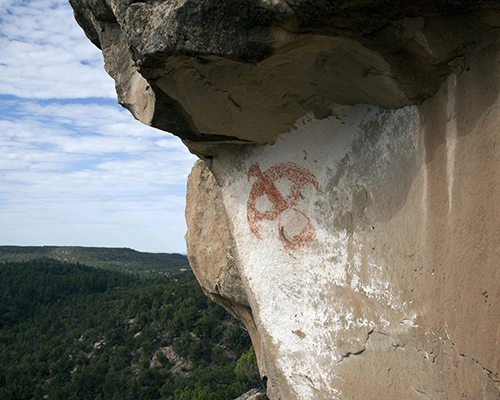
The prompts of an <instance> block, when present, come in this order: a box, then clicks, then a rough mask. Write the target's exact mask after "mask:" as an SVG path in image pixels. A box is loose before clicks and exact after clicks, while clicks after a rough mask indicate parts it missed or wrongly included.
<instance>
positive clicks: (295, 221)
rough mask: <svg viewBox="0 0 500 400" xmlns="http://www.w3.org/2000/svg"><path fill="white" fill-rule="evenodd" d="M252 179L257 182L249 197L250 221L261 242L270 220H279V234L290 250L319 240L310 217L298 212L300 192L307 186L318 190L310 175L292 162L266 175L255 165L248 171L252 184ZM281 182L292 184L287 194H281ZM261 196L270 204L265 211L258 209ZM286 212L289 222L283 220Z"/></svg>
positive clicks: (248, 215) (279, 166)
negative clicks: (265, 223) (264, 223)
mask: <svg viewBox="0 0 500 400" xmlns="http://www.w3.org/2000/svg"><path fill="white" fill-rule="evenodd" d="M251 178H256V180H255V181H254V182H253V185H252V188H251V190H250V196H249V197H248V202H247V219H248V225H249V227H250V230H251V231H252V233H253V234H254V235H255V236H256V237H257V238H258V239H260V238H261V237H260V233H259V229H260V226H261V221H262V220H264V219H267V220H270V221H275V220H276V219H278V228H279V235H280V238H281V240H282V242H283V245H284V246H285V247H287V248H292V249H293V248H297V247H300V246H302V245H304V244H306V243H307V242H310V241H311V240H313V239H314V238H315V237H316V231H315V230H314V227H313V225H312V224H311V220H310V218H309V217H308V216H307V215H306V214H304V213H303V212H302V211H300V210H298V209H297V205H298V203H299V199H301V198H302V195H301V193H300V191H301V190H303V189H305V188H306V187H307V186H308V185H312V186H313V187H314V188H315V189H316V190H318V182H317V180H316V177H315V176H314V175H313V174H312V173H311V172H309V171H308V170H307V169H305V168H304V167H301V166H300V165H297V164H295V163H292V162H287V163H279V164H276V165H273V166H272V167H271V168H269V169H268V170H267V171H265V172H262V171H261V170H260V168H259V166H258V165H256V164H253V165H252V166H251V167H250V168H249V169H248V181H249V182H250V181H251ZM282 180H288V181H289V182H290V184H291V186H289V188H288V189H287V193H282V192H280V190H279V189H278V188H277V187H276V183H277V182H278V181H282ZM262 196H267V199H268V200H269V203H268V206H267V207H265V209H264V210H263V209H260V210H259V208H258V204H257V203H258V201H259V199H261V197H262ZM285 212H287V213H286V214H287V215H288V214H292V216H293V218H292V219H287V221H284V220H282V219H283V215H285V214H284V213H285ZM292 225H293V226H292ZM297 225H298V226H299V228H297ZM290 228H293V229H295V231H294V230H293V229H290ZM297 229H298V232H297V233H289V232H296V231H297Z"/></svg>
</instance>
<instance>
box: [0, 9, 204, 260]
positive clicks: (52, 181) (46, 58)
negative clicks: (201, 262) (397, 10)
mask: <svg viewBox="0 0 500 400" xmlns="http://www.w3.org/2000/svg"><path fill="white" fill-rule="evenodd" d="M0 48H1V49H2V52H0V221H2V223H1V224H0V244H17V245H50V244H54V245H81V246H109V247H131V248H134V249H137V250H142V251H153V252H184V251H185V243H184V232H185V229H186V227H185V222H184V204H185V183H186V178H187V175H188V173H189V171H190V169H191V166H192V164H193V163H194V160H195V159H196V158H195V157H194V156H193V155H191V154H190V153H189V152H188V151H187V149H186V148H185V147H184V146H183V145H182V143H181V141H180V140H179V139H177V138H175V137H173V136H172V135H170V134H168V133H166V132H162V131H159V130H156V129H153V128H150V127H147V126H145V125H142V124H141V123H139V122H137V121H135V120H134V119H133V117H132V116H131V115H130V114H129V113H128V111H126V110H124V109H122V108H121V107H119V106H118V105H117V104H116V95H115V92H114V83H113V80H112V79H111V78H110V77H109V76H107V74H106V73H105V71H104V68H103V61H102V55H101V53H100V51H99V50H98V49H97V48H95V47H94V46H93V45H92V44H91V43H90V41H89V40H88V39H87V38H86V37H85V35H84V34H83V31H82V30H81V29H80V27H78V26H77V24H76V22H75V21H74V18H73V13H72V10H71V7H70V6H69V4H68V3H67V2H66V0H0ZM90 97H91V98H92V99H87V98H90Z"/></svg>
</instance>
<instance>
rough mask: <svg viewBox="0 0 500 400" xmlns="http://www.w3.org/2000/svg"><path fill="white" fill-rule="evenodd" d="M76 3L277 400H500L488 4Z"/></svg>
mask: <svg viewBox="0 0 500 400" xmlns="http://www.w3.org/2000/svg"><path fill="white" fill-rule="evenodd" d="M70 3H71V5H72V6H73V8H74V10H75V17H76V19H77V21H78V23H79V24H80V25H81V26H82V28H83V29H84V31H85V33H86V34H87V36H88V37H89V39H90V40H91V41H92V42H93V43H94V44H95V45H96V46H98V47H99V48H100V49H101V50H102V52H103V55H104V59H105V68H106V70H107V71H108V73H109V74H110V75H111V76H112V77H113V78H114V79H115V81H116V90H117V93H118V99H119V102H120V104H122V105H123V106H124V107H126V108H127V109H129V110H130V111H131V113H132V114H133V115H134V116H135V117H136V118H137V119H139V120H140V121H142V122H143V123H145V124H148V125H151V126H154V127H156V128H159V129H162V130H166V131H169V132H172V133H173V134H175V135H177V136H179V137H180V138H181V139H182V140H183V141H184V143H185V144H186V145H187V146H188V147H189V149H190V150H191V151H192V152H193V153H195V154H197V155H199V156H200V158H202V160H203V161H199V162H197V164H196V165H195V166H194V168H193V171H192V173H191V175H190V178H189V182H188V196H187V207H186V219H187V223H188V228H189V229H188V234H187V235H186V239H187V243H188V254H189V259H190V263H191V266H192V268H193V270H194V272H195V274H196V276H197V278H198V280H199V281H200V284H201V286H202V287H203V289H204V291H205V293H206V294H207V295H208V296H210V297H212V298H213V299H214V300H215V301H217V302H218V303H220V304H221V305H223V306H224V307H225V308H227V309H228V310H229V311H230V312H231V313H233V315H235V316H237V317H238V318H240V319H241V320H242V321H243V322H244V323H245V325H246V326H247V328H248V330H249V332H250V335H251V337H252V341H253V343H254V345H255V348H256V352H257V356H258V362H259V367H260V370H261V374H262V376H265V377H266V378H267V380H268V396H269V397H270V399H272V400H277V399H304V400H308V399H314V400H316V399H318V400H319V399H403V398H404V399H424V398H431V399H434V400H436V399H458V398H471V399H476V398H481V399H498V398H499V397H500V378H499V372H500V348H499V346H500V324H499V323H500V267H499V265H500V245H499V243H500V221H499V219H498V216H499V215H500V201H499V200H498V199H499V198H500V178H499V176H500V175H499V173H498V171H499V170H500V155H499V150H498V147H497V145H496V143H497V141H498V140H499V129H498V126H499V124H498V121H499V117H500V107H499V87H500V79H499V78H500V76H499V68H498V65H499V64H500V53H499V28H500V11H499V9H500V1H476V2H470V1H458V0H448V1H432V0H427V1H424V0H421V1H412V2H410V1H399V2H394V1H382V0H379V1H377V0H357V1H354V0H338V1H326V0H325V1H321V0H317V1H314V0H287V1H284V0H283V1H280V0H260V1H259V0H248V1H243V0H242V1H224V0H218V1H215V0H197V1H194V0H175V1H173V0H168V1H161V0H154V1H153V0H151V1H143V2H132V1H117V0H70Z"/></svg>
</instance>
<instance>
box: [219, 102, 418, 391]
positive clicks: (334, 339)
mask: <svg viewBox="0 0 500 400" xmlns="http://www.w3.org/2000/svg"><path fill="white" fill-rule="evenodd" d="M415 118H416V112H415V109H414V107H406V108H403V109H399V110H386V109H381V108H378V107H374V106H367V105H358V106H354V107H338V109H336V110H335V111H334V115H332V116H331V117H329V118H328V119H323V120H315V119H313V118H312V117H311V116H306V117H304V118H302V119H301V120H299V121H298V122H297V124H296V129H294V130H292V131H290V132H288V133H286V134H284V135H282V136H281V137H280V138H279V139H278V140H277V142H276V143H274V144H273V145H267V146H262V147H258V148H256V149H253V150H252V151H250V152H249V153H248V154H247V155H246V157H245V158H244V160H243V162H242V164H241V165H240V166H239V167H238V168H234V167H232V166H234V163H230V162H227V163H226V164H224V162H223V161H222V163H221V164H220V165H215V168H216V169H218V170H219V171H220V170H221V168H222V169H224V168H227V169H226V174H224V175H225V177H226V178H225V179H227V181H226V182H225V184H224V185H223V186H222V188H223V197H224V201H225V205H226V209H227V211H228V214H229V215H233V216H234V217H233V219H232V223H233V229H234V237H235V240H236V245H237V249H238V254H239V257H240V260H241V265H242V266H243V270H242V271H241V273H242V274H243V275H244V277H245V278H246V280H247V282H248V284H249V287H250V290H251V291H252V293H253V296H254V298H255V303H256V306H257V307H258V310H259V312H258V313H256V315H257V316H258V320H259V324H260V329H263V330H264V331H265V333H266V334H267V335H269V337H270V338H272V341H273V345H274V346H275V347H276V349H277V352H278V356H277V362H278V366H279V368H280V369H281V371H282V373H283V375H284V376H285V377H286V379H287V380H288V382H289V386H290V387H291V388H293V390H294V391H295V392H296V395H297V397H298V398H300V399H313V398H315V397H314V396H315V394H314V393H315V390H320V391H322V392H323V393H328V395H329V396H330V397H331V398H332V399H336V398H341V393H340V392H339V391H338V390H337V389H336V385H335V382H334V381H335V379H342V377H341V376H339V375H338V374H337V372H336V367H337V365H339V363H341V362H342V361H343V359H344V358H345V357H348V356H349V355H350V354H356V353H359V352H362V351H363V350H364V349H365V344H366V342H367V340H368V335H369V332H371V331H372V330H373V329H375V328H376V329H377V330H378V331H387V332H389V331H394V332H395V331H399V332H401V330H402V329H403V330H404V329H409V328H410V327H411V326H412V322H411V321H413V320H414V318H415V313H414V312H413V311H412V310H411V307H410V306H409V305H408V304H406V302H402V301H401V300H400V298H399V297H398V295H397V294H396V293H395V292H394V290H393V288H391V285H390V283H389V282H390V279H389V276H388V275H387V274H388V271H387V270H386V266H385V265H384V264H381V263H380V259H370V257H369V256H368V257H367V254H369V252H368V253H367V252H366V251H365V250H366V249H364V242H365V241H366V235H367V234H370V232H365V230H370V229H371V228H373V227H371V226H370V224H369V223H364V224H362V225H361V226H360V227H358V228H353V227H351V228H349V229H350V230H351V231H352V232H351V233H349V232H348V229H338V228H337V229H332V223H331V221H333V220H335V219H336V218H337V217H339V216H341V215H342V214H343V213H345V210H346V209H347V210H353V202H354V199H353V197H354V195H355V194H354V193H353V188H356V187H363V188H365V189H364V190H365V191H366V190H368V192H372V194H370V196H376V191H373V190H372V189H373V188H375V186H376V185H380V184H381V182H383V180H384V178H385V177H387V176H390V174H388V173H387V169H388V168H390V167H391V160H392V159H393V158H394V149H399V150H398V151H405V150H404V149H405V148H407V150H406V151H409V152H411V151H412V149H413V151H414V148H413V147H412V146H409V147H408V146H406V147H405V146H400V145H399V144H398V143H394V142H395V141H396V142H409V143H413V141H414V140H415V139H414V138H413V135H414V131H413V130H414V129H415V122H414V121H415ZM367 129H372V130H373V132H372V135H371V136H372V137H371V138H369V139H368V140H371V141H372V142H371V144H370V146H371V150H370V151H371V152H372V154H376V158H374V159H375V161H374V164H373V165H371V166H370V167H371V170H370V171H364V172H363V173H360V171H356V168H352V170H351V171H349V166H350V165H352V166H354V165H355V164H357V165H359V158H360V157H368V158H369V157H370V154H368V155H367V154H366V153H364V154H359V152H358V149H357V148H359V146H362V142H363V141H364V140H367V139H366V137H367V136H370V135H367V132H366V130H367ZM394 129H397V130H398V132H397V135H394V132H393V131H394ZM223 159H224V157H223V156H222V157H219V160H223ZM356 159H358V160H356ZM219 160H216V161H214V163H217V162H220V161H219ZM290 160H294V162H295V163H296V164H299V165H300V166H301V167H303V168H305V169H306V170H308V171H310V172H311V173H312V174H313V175H314V176H315V178H316V179H317V182H318V183H319V187H318V190H316V189H315V188H314V186H313V185H312V184H311V185H307V186H306V187H304V188H303V189H302V190H301V191H300V192H301V193H300V195H301V196H300V199H299V201H298V203H297V205H296V206H295V211H294V212H296V213H297V212H300V213H303V214H300V215H305V216H306V217H307V218H309V219H310V222H311V224H312V226H313V228H314V233H315V237H314V239H312V240H310V241H308V242H307V243H305V244H304V245H302V246H299V247H298V248H290V247H287V245H286V243H285V240H284V238H283V237H282V235H280V229H285V228H283V227H281V228H280V221H281V220H279V219H278V218H275V219H271V218H270V219H265V218H264V219H262V220H261V221H260V224H259V225H258V233H259V235H260V238H258V237H256V235H255V234H254V233H253V232H252V231H251V229H250V227H249V221H248V219H247V200H248V198H249V196H250V192H251V189H252V185H253V184H254V182H255V179H254V177H253V176H252V177H249V174H247V171H249V169H250V168H251V166H252V165H258V166H259V168H260V171H261V172H262V173H265V171H267V170H269V169H270V168H272V167H273V166H276V165H280V164H285V163H287V162H290ZM346 164H347V165H346ZM227 166H229V167H227ZM346 166H347V172H346V171H344V175H343V176H342V178H341V179H339V180H338V182H337V183H336V186H335V188H334V189H335V193H336V196H335V195H332V186H331V182H332V177H334V176H335V175H336V174H337V173H340V169H341V168H344V169H346ZM219 175H220V174H219ZM329 185H330V186H329ZM291 186H292V185H290V183H288V184H285V182H279V183H278V184H276V185H275V187H276V189H277V190H279V191H280V193H281V195H282V196H283V197H284V198H285V197H286V196H287V195H288V194H289V192H290V190H291ZM328 186H329V188H328V189H327V187H328ZM287 191H288V192H287ZM262 197H264V198H261V199H259V202H257V203H256V204H257V208H258V210H259V211H260V212H265V211H266V207H267V209H269V207H271V206H272V200H271V199H270V198H268V196H266V195H265V194H264V195H263V196H262ZM373 201H376V199H373ZM365 202H366V200H365ZM364 207H365V208H366V206H364ZM362 211H363V212H364V210H362ZM352 212H355V211H352ZM364 305H370V307H366V309H365V308H364V307H363V306H364ZM403 320H404V321H410V322H409V323H406V324H403V325H401V324H399V322H396V321H403ZM332 382H333V384H332Z"/></svg>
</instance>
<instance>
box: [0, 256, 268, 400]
mask: <svg viewBox="0 0 500 400" xmlns="http://www.w3.org/2000/svg"><path fill="white" fill-rule="evenodd" d="M0 315H1V318H0V399H1V400H4V399H5V400H7V399H65V400H66V399H75V400H77V399H78V400H82V399H112V400H117V399H134V400H137V399H148V400H152V399H168V400H174V399H175V400H183V399H186V400H188V399H189V400H193V399H203V400H210V399H212V400H216V399H217V400H218V399H220V400H223V399H227V400H232V399H234V398H236V397H238V396H239V395H241V394H242V393H244V392H246V391H247V390H249V389H251V388H253V387H257V386H259V385H261V382H260V379H259V376H258V371H257V369H256V361H255V355H254V353H253V349H252V348H251V345H250V341H249V338H248V334H247V333H246V331H245V329H244V328H243V327H242V325H240V323H239V322H238V321H236V320H234V319H233V318H232V317H231V316H230V315H229V314H227V313H226V312H225V311H224V310H223V309H222V308H221V307H219V306H217V305H216V304H214V303H213V302H212V301H211V300H209V299H208V298H207V297H205V296H204V295H203V293H202V291H201V289H200V288H199V285H198V283H197V282H196V280H195V279H194V276H193V274H192V273H191V272H190V271H186V272H183V273H179V274H177V275H171V276H169V277H164V276H155V277H153V276H150V275H149V276H145V275H140V274H137V273H123V272H118V271H112V270H103V269H96V268H92V267H88V266H84V265H81V264H70V263H62V262H58V261H54V260H34V261H29V262H18V263H15V262H9V263H0Z"/></svg>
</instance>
